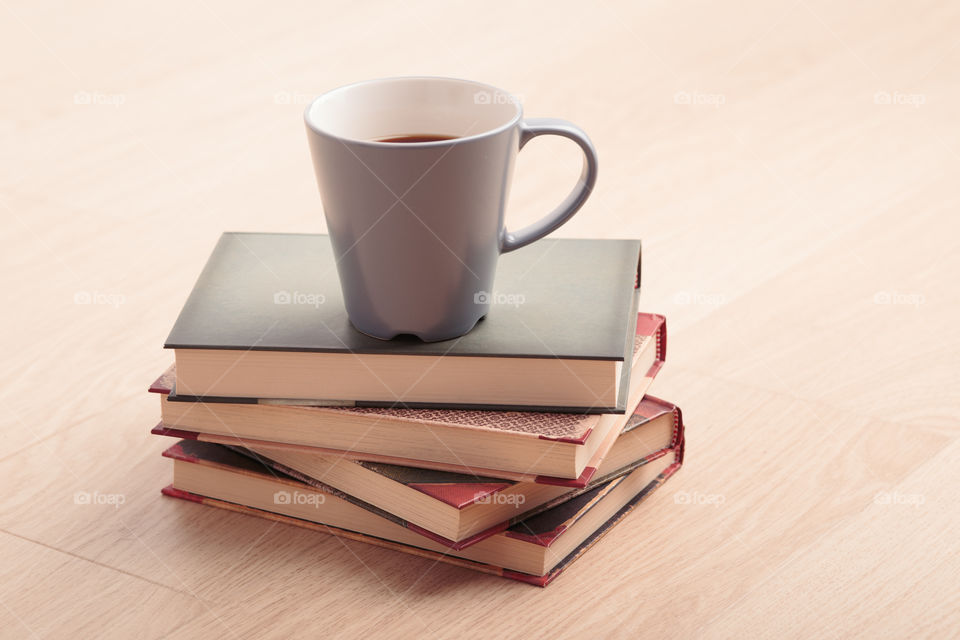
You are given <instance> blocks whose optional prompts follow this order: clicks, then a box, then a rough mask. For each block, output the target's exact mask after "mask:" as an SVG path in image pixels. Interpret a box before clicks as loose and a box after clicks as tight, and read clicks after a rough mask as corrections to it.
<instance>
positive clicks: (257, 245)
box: [164, 233, 640, 413]
mask: <svg viewBox="0 0 960 640" xmlns="http://www.w3.org/2000/svg"><path fill="white" fill-rule="evenodd" d="M336 269H337V265H336V262H335V260H334V257H333V251H332V249H331V247H330V241H329V239H328V238H327V236H325V235H316V234H272V233H224V234H223V235H222V236H221V238H220V241H219V242H218V243H217V246H216V248H215V249H214V251H213V254H212V255H211V256H210V258H209V259H208V261H207V264H206V266H205V267H204V269H203V272H202V273H201V274H200V277H199V279H198V280H197V283H196V284H195V285H194V288H193V291H192V293H191V294H190V296H189V298H188V299H187V302H186V304H185V305H184V307H183V310H182V311H181V312H180V316H179V317H178V318H177V321H176V323H175V324H174V327H173V329H172V330H171V332H170V335H169V336H168V338H167V341H166V343H165V345H164V346H165V347H166V348H168V349H174V351H175V356H176V363H177V378H176V392H177V395H178V396H180V397H182V398H190V397H193V398H197V399H202V400H207V401H216V400H222V399H227V398H229V399H231V400H232V401H234V402H236V401H238V399H240V400H239V401H249V402H256V401H264V400H265V399H271V400H282V401H286V402H301V403H310V404H325V405H334V406H335V405H341V404H345V405H355V406H378V407H382V406H388V407H405V408H464V409H496V410H535V411H544V410H548V411H562V412H569V413H623V412H624V411H625V409H626V401H627V397H626V396H627V390H628V388H629V377H630V370H631V366H630V363H631V358H632V354H633V346H634V336H635V329H636V316H637V299H638V296H639V284H640V241H639V240H565V239H552V238H547V239H544V240H541V241H539V242H537V243H535V244H533V245H530V246H529V247H525V248H524V249H522V250H520V251H516V252H511V253H508V254H505V255H503V256H502V257H501V258H500V263H499V266H498V271H497V277H496V281H495V286H494V291H478V292H477V294H476V299H477V302H478V304H479V303H483V302H489V303H490V304H491V307H490V311H489V313H488V314H487V316H486V317H485V318H484V319H483V320H481V321H480V322H479V323H478V324H477V326H476V327H475V328H474V329H473V330H472V331H471V332H470V333H468V334H466V335H464V336H461V337H460V338H455V339H453V340H447V341H443V342H434V343H425V342H422V341H420V340H419V339H417V338H415V337H413V336H409V337H407V336H401V337H398V338H395V339H393V340H389V341H384V340H378V339H376V338H372V337H370V336H367V335H364V334H363V333H360V332H359V331H357V330H356V329H354V328H353V327H352V326H351V325H350V322H349V320H348V318H347V314H346V310H345V309H344V305H343V297H342V294H341V290H340V282H339V279H338V278H337V272H336Z"/></svg>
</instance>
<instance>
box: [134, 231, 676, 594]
mask: <svg viewBox="0 0 960 640" xmlns="http://www.w3.org/2000/svg"><path fill="white" fill-rule="evenodd" d="M639 289H640V243H639V241H633V240H561V239H546V240H542V241H540V242H537V243H535V244H533V245H531V246H529V247H526V248H524V249H523V250H521V251H516V252H512V253H509V254H506V255H504V256H502V257H501V259H500V264H499V267H498V272H497V280H496V291H491V292H478V294H477V302H478V304H479V303H489V304H490V311H489V313H488V314H487V316H486V317H485V318H484V319H483V320H481V321H480V323H478V325H477V326H476V327H475V328H474V329H473V330H472V331H471V332H470V333H468V334H467V335H465V336H463V337H461V338H457V339H454V340H447V341H443V342H437V343H424V342H421V341H419V340H418V339H416V338H413V337H410V338H405V337H399V338H396V339H394V340H390V341H381V340H377V339H375V338H371V337H368V336H365V335H363V334H361V333H359V332H358V331H356V330H355V329H353V328H352V327H351V325H350V323H349V320H348V319H347V315H346V312H345V310H344V307H343V301H342V297H341V294H340V285H339V281H338V279H337V274H336V264H335V262H334V259H333V255H332V251H331V248H330V244H329V240H328V238H327V237H326V236H323V235H311V234H258V233H226V234H224V235H223V236H222V237H221V239H220V241H219V243H218V244H217V246H216V248H215V249H214V251H213V254H212V255H211V257H210V258H209V260H208V262H207V265H206V267H205V268H204V270H203V272H202V274H201V275H200V277H199V279H198V280H197V283H196V285H195V286H194V289H193V291H192V293H191V294H190V296H189V298H188V299H187V302H186V304H185V305H184V307H183V310H182V311H181V313H180V316H179V318H178V319H177V321H176V324H175V325H174V327H173V329H172V331H171V333H170V336H169V337H168V339H167V343H166V345H165V346H166V347H167V348H169V349H172V350H173V351H174V354H175V361H176V363H175V365H173V366H171V367H170V369H169V370H167V371H166V372H164V373H163V375H161V376H160V377H159V378H158V379H157V380H156V382H154V383H153V385H152V386H151V387H150V391H151V392H154V393H156V394H159V396H160V406H161V422H160V423H159V424H158V425H157V426H156V427H154V429H153V431H152V432H153V433H154V434H158V435H162V436H168V437H173V438H177V439H178V442H176V443H175V444H173V446H171V447H169V448H168V449H167V450H166V451H165V452H164V454H163V455H164V456H166V457H167V458H170V459H171V460H172V461H173V482H172V484H170V485H169V486H167V487H166V488H164V489H163V493H164V494H165V495H168V496H172V497H176V498H182V499H185V500H189V501H193V502H197V503H201V504H205V505H210V506H215V507H219V508H221V509H226V510H230V511H237V512H241V513H246V514H250V515H255V516H259V517H261V518H268V519H271V520H275V521H280V522H284V523H288V524H291V525H296V526H300V527H306V528H310V529H315V530H317V531H322V532H324V533H332V534H334V535H337V536H342V537H346V538H351V539H357V540H362V541H364V542H367V543H370V544H373V545H378V546H383V547H389V548H391V549H396V550H398V551H403V552H406V553H410V554H414V555H418V556H423V557H427V558H432V559H437V560H442V561H444V562H449V563H453V564H456V565H460V566H463V567H469V568H472V569H476V570H479V571H483V572H487V573H494V574H497V575H501V576H504V577H509V578H513V579H517V580H522V581H525V582H528V583H532V584H536V585H540V586H544V585H546V584H547V583H549V582H550V581H551V580H552V579H553V578H555V577H556V576H557V575H558V574H559V573H560V572H561V571H563V570H564V569H565V568H566V567H567V566H568V565H569V564H570V563H571V562H572V561H573V560H575V559H577V558H578V557H580V556H581V555H582V554H583V552H584V551H585V550H586V549H587V548H589V547H590V546H591V545H593V544H594V543H596V542H597V540H598V539H599V538H600V537H601V536H602V535H603V534H604V533H605V532H606V531H608V530H609V529H610V528H611V527H613V526H614V525H615V524H616V523H617V522H619V521H620V520H621V519H623V518H624V517H625V516H626V515H627V514H628V513H629V512H631V511H633V510H635V508H636V507H637V506H638V505H639V504H640V503H641V502H642V501H643V499H644V498H645V497H646V496H648V495H649V494H650V493H651V492H652V491H653V490H654V489H656V488H657V487H659V486H660V485H661V484H662V483H663V482H664V481H665V480H666V479H668V478H669V477H670V476H671V475H672V474H673V473H674V472H675V471H676V470H677V469H678V468H679V467H680V465H681V463H682V460H683V443H684V436H683V422H682V418H681V413H680V410H679V409H678V408H677V407H676V406H675V405H673V404H671V403H669V402H666V401H663V400H660V399H657V398H654V397H652V396H649V395H646V392H647V389H648V387H649V386H650V383H651V382H652V380H653V378H654V376H655V375H656V374H657V372H658V371H659V370H660V368H661V366H662V364H663V361H664V357H665V355H666V325H665V320H664V318H663V317H662V316H658V315H654V314H647V313H638V299H639Z"/></svg>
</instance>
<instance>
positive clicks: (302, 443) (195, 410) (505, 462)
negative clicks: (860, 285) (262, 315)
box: [150, 314, 666, 487]
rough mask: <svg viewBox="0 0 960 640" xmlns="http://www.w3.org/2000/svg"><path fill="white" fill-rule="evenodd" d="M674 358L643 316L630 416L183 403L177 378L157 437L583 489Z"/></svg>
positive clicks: (160, 385) (159, 386)
mask: <svg viewBox="0 0 960 640" xmlns="http://www.w3.org/2000/svg"><path fill="white" fill-rule="evenodd" d="M665 357H666V323H665V320H664V318H663V317H662V316H658V315H654V314H639V315H638V318H637V326H636V336H635V339H634V358H633V367H634V369H635V372H634V373H635V375H632V376H631V377H630V391H629V394H628V396H629V400H628V413H627V414H600V415H597V414H590V415H583V414H565V413H551V412H539V413H536V412H520V411H464V410H438V409H388V408H361V407H331V406H317V405H314V404H309V403H307V404H302V403H284V402H278V401H275V400H259V401H258V400H250V401H248V402H220V401H215V402H210V401H205V402H197V401H179V400H178V399H177V396H176V393H175V389H174V387H173V384H172V380H173V376H174V373H173V372H172V371H168V372H166V373H165V374H164V375H163V376H161V377H160V378H159V379H158V380H157V381H156V382H155V383H154V384H153V385H152V386H151V389H150V390H151V391H154V392H156V393H159V394H161V417H162V426H161V427H159V428H157V429H155V430H154V433H159V434H161V435H169V436H174V437H180V438H194V439H199V440H203V441H207V442H217V443H220V444H231V445H238V446H247V447H251V445H255V446H257V447H272V448H281V449H294V450H302V451H308V452H313V453H320V454H322V453H327V454H330V453H332V454H334V455H347V456H349V457H352V458H355V459H362V460H367V461H371V462H381V463H385V464H397V465H403V466H417V467H422V468H430V469H436V470H441V471H451V472H459V473H467V474H471V475H477V476H488V477H498V478H507V479H512V480H517V481H525V482H541V483H549V482H556V483H560V484H567V485H569V486H573V487H584V486H586V484H587V483H588V482H589V481H590V480H591V478H592V477H593V475H594V474H595V473H596V470H597V468H598V467H599V465H600V463H601V462H602V460H603V458H604V456H605V455H606V453H607V452H608V451H609V450H610V448H611V447H613V444H614V442H615V441H616V439H617V436H618V435H619V434H620V432H621V431H622V430H623V428H624V426H625V425H626V424H627V422H628V421H629V420H630V416H631V414H632V413H633V411H634V410H635V408H636V407H637V405H638V404H639V403H640V399H641V398H642V397H643V395H644V394H645V393H646V390H647V389H648V387H649V385H650V383H651V382H652V380H653V378H654V376H655V375H656V374H657V372H658V371H659V370H660V368H661V366H662V364H663V360H664V358H665Z"/></svg>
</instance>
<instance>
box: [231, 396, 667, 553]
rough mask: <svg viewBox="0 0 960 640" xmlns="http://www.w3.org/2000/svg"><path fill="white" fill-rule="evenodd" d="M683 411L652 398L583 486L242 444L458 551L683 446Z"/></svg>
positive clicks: (291, 472)
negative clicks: (516, 479) (471, 473)
mask: <svg viewBox="0 0 960 640" xmlns="http://www.w3.org/2000/svg"><path fill="white" fill-rule="evenodd" d="M682 433H683V421H682V417H681V413H680V409H679V408H678V407H676V406H675V405H673V404H670V403H669V402H665V401H663V400H659V399H657V398H653V397H651V396H646V397H645V398H644V399H643V400H642V401H641V402H640V405H639V406H638V407H637V410H636V411H635V412H634V414H633V416H631V418H630V421H629V422H628V423H627V425H626V426H625V427H624V430H623V433H622V434H621V435H620V437H619V438H617V441H616V443H615V444H614V446H613V448H612V449H611V450H610V452H609V454H608V455H607V456H606V458H604V460H603V462H602V463H601V465H600V467H599V469H598V470H597V473H596V475H595V476H594V478H593V479H592V480H591V481H590V482H589V483H588V484H587V485H586V487H584V488H574V489H572V488H570V487H565V486H561V485H557V484H549V485H548V484H537V483H531V482H517V481H513V480H508V479H503V478H489V477H481V476H476V475H469V474H464V473H451V472H446V471H434V470H425V469H419V468H416V467H408V466H400V465H392V464H382V463H376V462H368V461H363V460H351V459H348V458H344V457H341V456H327V455H316V454H310V453H303V452H300V451H293V450H284V449H275V448H274V449H270V448H265V447H252V448H249V449H248V448H244V447H236V448H235V450H237V451H238V452H240V453H243V454H245V455H249V456H252V457H254V458H255V459H257V460H258V461H260V462H261V463H263V464H265V465H267V466H269V467H271V468H273V469H275V470H276V471H280V472H282V473H285V474H286V475H289V476H291V477H294V478H296V479H298V480H300V481H301V482H305V483H307V484H310V485H312V486H315V487H319V488H321V489H326V490H329V491H331V492H334V493H337V495H338V496H340V497H341V498H343V499H345V500H347V501H350V502H353V503H354V504H357V505H359V506H362V507H364V508H367V509H370V510H372V511H375V512H376V513H379V514H380V515H383V516H384V517H386V518H389V519H391V520H393V521H394V522H396V523H397V524H399V525H401V526H404V527H406V528H408V529H410V530H411V531H414V532H416V533H420V534H421V535H425V536H427V537H429V538H431V539H432V540H435V541H437V542H439V543H440V544H443V545H444V546H447V547H450V548H452V549H464V548H466V547H468V546H470V545H472V544H475V543H477V542H479V541H480V540H483V539H484V538H487V537H489V536H491V535H494V534H495V533H498V532H499V531H503V530H505V529H506V528H507V527H509V526H510V525H511V524H513V523H515V522H519V521H520V520H523V519H525V518H528V517H530V516H531V515H533V514H535V513H538V512H540V511H543V510H544V509H546V508H549V507H552V506H555V505H558V504H560V503H561V502H563V501H565V500H569V499H571V498H574V497H576V496H577V495H579V494H580V493H584V492H585V491H588V490H590V489H592V488H593V487H595V486H597V485H600V484H603V483H605V482H608V481H609V480H612V479H613V478H616V477H619V476H622V475H624V474H625V473H629V472H630V471H632V470H633V469H635V468H637V467H639V466H640V465H642V464H645V463H647V462H650V461H652V460H655V459H656V458H658V457H660V456H663V455H666V454H667V453H668V451H669V450H670V449H673V448H675V447H677V446H679V444H680V442H679V440H680V436H681V434H682Z"/></svg>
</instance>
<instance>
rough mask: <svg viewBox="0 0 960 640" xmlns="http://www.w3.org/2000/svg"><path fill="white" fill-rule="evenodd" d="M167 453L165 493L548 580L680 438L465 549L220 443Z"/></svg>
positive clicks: (658, 480)
mask: <svg viewBox="0 0 960 640" xmlns="http://www.w3.org/2000/svg"><path fill="white" fill-rule="evenodd" d="M164 455H165V456H167V457H169V458H172V459H173V461H174V481H173V484H171V485H170V486H168V487H166V488H164V489H163V493H164V494H166V495H168V496H172V497H177V498H181V499H184V500H190V501H193V502H199V503H202V504H207V505H210V506H215V507H219V508H222V509H228V510H233V511H238V512H241V513H247V514H251V515H257V516H260V517H263V518H268V519H271V520H275V521H280V522H284V523H288V524H294V525H297V526H301V527H306V528H310V529H314V530H317V531H323V532H325V533H330V534H333V535H338V536H342V537H347V538H352V539H356V540H361V541H364V542H367V543H370V544H374V545H378V546H383V547H387V548H391V549H396V550H399V551H403V552H406V553H411V554H413V555H418V556H423V557H427V558H432V559H435V560H440V561H444V562H449V563H452V564H456V565H459V566H463V567H469V568H471V569H475V570H478V571H483V572H486V573H493V574H496V575H501V576H503V577H508V578H512V579H515V580H521V581H523V582H527V583H530V584H534V585H538V586H546V585H547V584H548V583H549V582H550V581H552V580H553V579H554V578H555V577H556V576H557V575H558V574H559V573H560V572H562V571H563V570H564V569H565V568H566V567H567V566H569V564H570V563H571V562H573V561H574V560H576V559H577V558H578V557H580V556H581V555H582V554H583V553H584V552H585V551H586V550H587V549H588V548H589V547H590V546H592V545H593V544H594V543H596V541H597V540H598V539H599V538H600V537H602V536H603V534H604V533H606V531H608V530H609V529H610V528H611V527H612V526H613V525H615V524H616V523H617V522H619V521H620V520H621V519H622V518H623V517H625V516H626V514H627V513H629V512H630V511H631V510H633V509H634V508H635V507H636V506H637V505H638V504H639V503H640V502H641V501H642V500H643V499H644V498H645V497H646V496H648V495H649V494H650V492H652V491H653V490H654V489H656V488H657V487H659V486H660V485H661V484H662V483H663V482H664V481H665V480H666V479H667V478H669V477H670V476H671V475H672V474H673V473H675V472H676V470H677V469H678V468H679V467H680V465H681V463H682V459H683V439H682V435H681V438H680V445H679V446H678V447H676V448H674V449H671V450H670V451H669V452H668V454H667V455H664V456H661V457H659V458H657V459H654V460H651V461H649V462H647V463H645V464H643V465H641V466H640V467H637V468H636V469H634V470H633V471H632V472H630V473H628V474H626V475H623V476H621V477H619V478H616V479H613V480H611V481H609V482H606V483H604V484H601V485H599V486H597V487H594V488H593V489H591V490H589V491H587V492H585V493H582V494H580V495H578V496H576V497H575V498H573V499H571V500H568V501H566V502H563V503H562V504H559V505H557V506H555V507H553V508H551V509H548V510H546V511H542V512H541V513H539V514H537V515H535V516H532V517H529V518H527V519H525V520H523V521H521V522H518V523H516V524H514V525H512V526H511V527H509V528H508V529H506V530H504V531H501V532H499V533H497V534H495V535H493V536H490V537H489V538H486V539H484V540H481V541H479V542H478V543H476V544H474V545H472V546H470V547H468V548H466V549H460V550H452V549H450V548H448V547H445V546H443V545H440V544H438V543H436V542H434V541H432V540H429V539H428V538H426V537H424V536H420V535H417V534H416V533H413V532H411V531H410V530H408V529H406V528H404V527H402V526H399V525H397V524H396V523H394V522H392V521H390V520H388V519H386V518H383V517H381V516H379V515H377V514H376V513H374V512H372V511H370V510H368V509H364V508H362V507H359V506H357V505H355V504H353V503H351V502H349V501H347V500H344V499H342V498H340V497H339V496H338V495H336V494H335V493H332V492H330V491H326V490H323V489H319V488H316V487H313V486H311V485H308V484H305V483H303V482H299V481H297V480H295V479H293V478H290V477H287V476H285V475H284V474H278V473H277V472H276V471H274V470H273V469H270V468H269V467H265V466H264V465H262V464H260V463H258V462H257V461H255V460H253V459H251V458H249V457H247V456H244V455H241V454H239V453H237V452H235V451H231V450H230V449H228V448H226V447H223V446H221V445H215V444H211V443H203V442H197V441H189V440H185V441H182V442H180V443H178V444H177V445H174V446H173V447H171V448H170V449H168V450H167V451H166V452H165V453H164Z"/></svg>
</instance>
